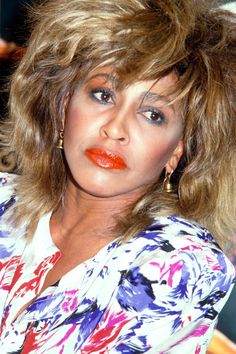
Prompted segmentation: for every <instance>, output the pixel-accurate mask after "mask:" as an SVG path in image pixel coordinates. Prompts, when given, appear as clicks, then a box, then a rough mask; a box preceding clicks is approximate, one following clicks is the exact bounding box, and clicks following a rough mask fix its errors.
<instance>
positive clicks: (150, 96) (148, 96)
mask: <svg viewBox="0 0 236 354" xmlns="http://www.w3.org/2000/svg"><path fill="white" fill-rule="evenodd" d="M140 99H141V104H142V103H143V102H144V101H145V100H148V101H149V102H151V103H154V102H158V101H159V102H160V101H161V102H163V103H164V104H166V105H168V107H170V108H171V109H172V110H173V111H174V112H175V107H174V105H173V104H172V103H171V100H169V99H168V98H167V97H166V96H164V95H158V94H157V93H155V92H151V91H144V92H142V93H141V95H140Z"/></svg>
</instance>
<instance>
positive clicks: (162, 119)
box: [90, 87, 166, 125]
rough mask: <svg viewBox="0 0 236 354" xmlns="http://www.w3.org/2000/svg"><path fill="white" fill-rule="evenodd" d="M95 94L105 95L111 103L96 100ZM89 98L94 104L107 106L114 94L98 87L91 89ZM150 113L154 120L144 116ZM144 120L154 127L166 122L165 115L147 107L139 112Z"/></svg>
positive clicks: (107, 89)
mask: <svg viewBox="0 0 236 354" xmlns="http://www.w3.org/2000/svg"><path fill="white" fill-rule="evenodd" d="M96 94H101V95H102V94H104V95H107V96H108V98H109V101H110V100H111V102H109V101H107V100H105V99H102V98H98V97H97V96H96ZM90 96H91V98H92V99H93V100H95V101H96V102H98V103H100V104H103V105H107V104H110V103H113V101H114V93H113V92H112V91H111V90H110V89H109V88H104V87H98V88H95V89H92V90H91V91H90ZM148 112H149V113H151V115H153V114H157V119H156V120H155V119H154V118H152V117H150V118H148V117H147V116H146V114H145V113H148ZM139 113H140V114H141V115H142V116H143V117H144V118H145V119H146V120H147V122H148V123H150V124H154V125H163V124H164V123H165V122H166V117H165V115H164V114H163V113H162V112H160V111H159V110H158V109H155V108H153V107H150V108H149V107H147V108H143V109H142V111H140V112H139Z"/></svg>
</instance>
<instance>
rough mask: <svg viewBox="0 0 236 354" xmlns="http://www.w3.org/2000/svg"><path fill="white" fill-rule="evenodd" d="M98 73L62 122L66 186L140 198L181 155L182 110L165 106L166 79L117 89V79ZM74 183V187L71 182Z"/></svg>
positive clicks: (87, 82)
mask: <svg viewBox="0 0 236 354" xmlns="http://www.w3.org/2000/svg"><path fill="white" fill-rule="evenodd" d="M109 74H110V71H109V69H106V68H105V69H104V68H103V69H100V70H97V71H94V72H93V73H91V75H90V76H88V77H87V79H86V80H85V81H84V82H83V83H82V84H81V85H80V86H79V87H78V88H77V90H76V91H75V92H74V94H73V96H72V98H71V100H70V102H69V105H68V109H67V113H66V117H65V121H64V151H65V156H66V160H67V163H68V167H69V169H70V174H71V175H72V176H73V179H70V178H69V182H68V183H72V184H73V185H74V186H75V187H76V188H78V189H79V190H80V189H82V190H83V191H86V192H87V193H89V194H90V195H93V196H99V197H115V196H124V197H125V196H129V195H131V196H132V195H139V194H141V193H143V192H144V191H145V189H146V188H147V187H149V186H150V185H151V184H153V183H154V182H156V181H157V180H158V178H159V176H160V174H161V172H162V170H163V169H164V168H166V169H167V171H168V172H170V171H171V170H172V169H173V170H174V169H175V168H176V166H177V164H178V161H179V159H180V157H181V155H182V152H183V151H182V150H183V146H182V140H181V137H182V131H183V123H182V117H181V106H180V104H179V103H178V102H175V103H174V104H168V103H169V102H170V100H171V99H172V98H173V97H170V96H168V95H166V92H167V91H168V89H169V88H170V87H171V86H172V85H174V84H175V81H176V77H175V75H174V74H170V75H168V76H166V77H164V78H163V79H161V80H159V81H158V82H155V81H140V82H137V83H134V84H132V85H130V86H128V87H126V88H124V89H121V90H118V89H116V88H115V87H116V85H115V83H116V80H117V79H116V77H114V76H111V75H109ZM72 180H73V182H72Z"/></svg>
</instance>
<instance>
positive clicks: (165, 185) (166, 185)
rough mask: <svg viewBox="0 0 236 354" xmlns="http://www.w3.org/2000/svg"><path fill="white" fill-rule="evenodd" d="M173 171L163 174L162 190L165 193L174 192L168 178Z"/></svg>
mask: <svg viewBox="0 0 236 354" xmlns="http://www.w3.org/2000/svg"><path fill="white" fill-rule="evenodd" d="M173 172H174V171H173V170H172V171H171V172H170V173H168V172H166V174H165V178H164V181H163V190H164V191H165V192H166V193H172V192H174V188H173V185H172V183H171V182H170V178H171V175H172V173H173Z"/></svg>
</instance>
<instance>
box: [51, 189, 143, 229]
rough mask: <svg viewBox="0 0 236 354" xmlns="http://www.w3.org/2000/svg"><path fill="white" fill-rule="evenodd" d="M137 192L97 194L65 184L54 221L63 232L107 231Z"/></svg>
mask: <svg viewBox="0 0 236 354" xmlns="http://www.w3.org/2000/svg"><path fill="white" fill-rule="evenodd" d="M140 195H141V192H140V191H139V192H133V193H129V194H126V195H121V196H120V195H119V196H112V197H99V196H94V195H91V194H89V193H87V192H85V191H84V190H82V189H79V188H75V186H74V185H73V184H68V186H67V189H66V191H65V195H64V201H63V205H61V206H60V207H59V208H58V210H57V211H56V212H55V214H54V224H55V225H58V227H59V228H60V230H61V232H62V233H63V234H65V235H66V234H68V233H71V232H72V231H73V233H76V234H79V233H83V234H84V233H85V230H89V232H92V233H96V234H102V235H104V234H107V235H111V230H113V229H114V227H115V225H116V222H117V216H122V214H125V212H126V210H127V208H128V206H129V205H131V204H133V203H134V202H135V201H136V200H137V199H138V198H139V197H140Z"/></svg>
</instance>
